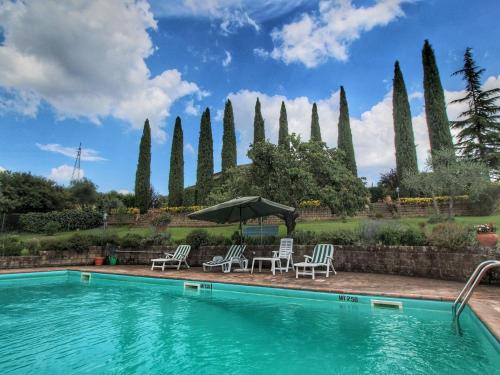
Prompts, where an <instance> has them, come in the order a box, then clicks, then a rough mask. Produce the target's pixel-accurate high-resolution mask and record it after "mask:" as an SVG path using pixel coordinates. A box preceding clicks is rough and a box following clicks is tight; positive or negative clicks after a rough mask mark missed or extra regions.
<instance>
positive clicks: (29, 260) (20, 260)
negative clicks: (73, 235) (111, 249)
mask: <svg viewBox="0 0 500 375" xmlns="http://www.w3.org/2000/svg"><path fill="white" fill-rule="evenodd" d="M102 255H103V251H102V249H101V248H100V247H97V246H96V247H91V248H90V249H89V251H85V252H76V251H52V250H49V251H40V255H30V256H6V257H0V269H5V268H32V267H48V266H89V265H93V264H94V258H95V257H96V256H102Z"/></svg>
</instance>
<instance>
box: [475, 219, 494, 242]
mask: <svg viewBox="0 0 500 375" xmlns="http://www.w3.org/2000/svg"><path fill="white" fill-rule="evenodd" d="M476 231H477V240H478V242H479V244H480V245H481V246H482V247H496V245H497V243H498V235H497V234H496V233H495V232H496V231H497V228H495V226H494V225H493V224H481V225H478V226H476Z"/></svg>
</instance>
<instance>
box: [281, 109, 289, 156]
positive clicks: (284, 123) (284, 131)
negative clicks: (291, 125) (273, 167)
mask: <svg viewBox="0 0 500 375" xmlns="http://www.w3.org/2000/svg"><path fill="white" fill-rule="evenodd" d="M278 145H280V146H285V147H287V148H288V147H289V146H290V141H289V139H288V118H287V117H286V107H285V102H281V109H280V129H279V134H278Z"/></svg>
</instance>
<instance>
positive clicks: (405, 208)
mask: <svg viewBox="0 0 500 375" xmlns="http://www.w3.org/2000/svg"><path fill="white" fill-rule="evenodd" d="M439 207H440V210H441V212H443V213H446V212H447V210H448V206H447V204H446V203H440V205H439ZM454 210H455V215H457V216H470V215H472V211H471V208H470V205H469V203H468V202H463V201H458V202H456V203H455V206H454ZM160 213H161V211H160V210H158V209H154V210H150V211H149V212H148V213H147V214H145V215H141V216H140V217H136V216H134V215H110V216H109V220H108V224H109V225H124V224H129V225H136V226H142V227H146V226H148V225H150V224H149V223H150V222H151V220H152V219H153V218H154V217H156V216H157V215H159V214H160ZM299 213H300V216H299V218H298V219H297V221H298V222H304V221H328V220H336V219H339V217H338V216H336V215H332V213H331V212H330V210H329V209H328V208H324V207H318V208H300V209H299ZM432 213H433V208H432V206H431V205H415V204H401V205H399V215H400V216H403V217H416V216H429V215H431V214H432ZM370 215H372V216H374V215H377V216H381V217H391V216H392V214H391V212H390V211H389V209H388V208H387V205H386V204H385V203H383V202H377V203H372V205H371V209H370V210H366V211H363V212H359V213H358V215H357V216H359V217H367V216H370ZM263 223H264V224H283V220H281V219H279V218H278V217H276V216H269V217H267V218H264V219H263ZM248 224H258V221H257V220H250V221H249V222H248ZM215 225H218V224H215V223H212V222H208V221H199V220H191V219H189V218H188V213H177V214H172V222H171V223H170V226H171V227H210V226H215Z"/></svg>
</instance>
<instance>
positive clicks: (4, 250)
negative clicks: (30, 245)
mask: <svg viewBox="0 0 500 375" xmlns="http://www.w3.org/2000/svg"><path fill="white" fill-rule="evenodd" d="M22 249H23V244H22V242H21V241H20V240H19V237H17V236H6V237H2V238H0V255H5V256H16V255H20V254H21V250H22Z"/></svg>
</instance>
